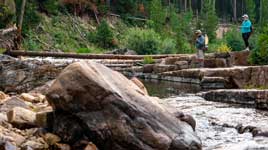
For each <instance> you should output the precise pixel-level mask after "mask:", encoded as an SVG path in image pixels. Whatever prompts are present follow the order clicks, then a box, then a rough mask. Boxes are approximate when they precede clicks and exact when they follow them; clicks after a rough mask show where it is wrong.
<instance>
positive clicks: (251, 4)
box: [246, 0, 256, 23]
mask: <svg viewBox="0 0 268 150" xmlns="http://www.w3.org/2000/svg"><path fill="white" fill-rule="evenodd" d="M255 8H256V3H255V1H254V0H246V13H247V14H248V15H249V17H250V20H251V21H252V22H253V23H254V22H255V19H256V12H255Z"/></svg>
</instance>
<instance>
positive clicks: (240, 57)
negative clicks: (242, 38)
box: [230, 51, 250, 66]
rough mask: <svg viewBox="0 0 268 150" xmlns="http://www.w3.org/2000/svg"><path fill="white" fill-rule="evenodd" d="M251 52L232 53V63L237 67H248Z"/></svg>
mask: <svg viewBox="0 0 268 150" xmlns="http://www.w3.org/2000/svg"><path fill="white" fill-rule="evenodd" d="M249 55H250V51H240V52H231V53H230V56H231V63H232V64H233V65H235V66H248V65H249V61H248V58H249Z"/></svg>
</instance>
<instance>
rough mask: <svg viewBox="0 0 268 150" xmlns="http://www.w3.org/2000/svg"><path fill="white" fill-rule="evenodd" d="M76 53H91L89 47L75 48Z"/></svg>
mask: <svg viewBox="0 0 268 150" xmlns="http://www.w3.org/2000/svg"><path fill="white" fill-rule="evenodd" d="M76 53H91V49H89V48H79V49H77V50H76Z"/></svg>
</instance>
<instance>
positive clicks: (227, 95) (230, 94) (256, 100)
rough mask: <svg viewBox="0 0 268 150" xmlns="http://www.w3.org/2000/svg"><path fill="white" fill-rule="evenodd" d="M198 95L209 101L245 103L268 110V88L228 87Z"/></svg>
mask: <svg viewBox="0 0 268 150" xmlns="http://www.w3.org/2000/svg"><path fill="white" fill-rule="evenodd" d="M198 95H200V96H202V97H203V98H204V99H206V100H208V101H217V102H226V103H237V104H245V105H249V106H252V107H256V108H259V109H266V110H268V90H256V89H251V90H245V89H228V90H212V91H208V92H202V93H199V94H198Z"/></svg>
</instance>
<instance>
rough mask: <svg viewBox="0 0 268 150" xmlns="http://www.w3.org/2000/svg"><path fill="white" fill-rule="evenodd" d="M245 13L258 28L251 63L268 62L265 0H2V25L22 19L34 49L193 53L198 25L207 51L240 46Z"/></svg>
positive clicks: (24, 33)
mask: <svg viewBox="0 0 268 150" xmlns="http://www.w3.org/2000/svg"><path fill="white" fill-rule="evenodd" d="M24 2H25V7H23V6H24V5H23V3H24ZM22 10H25V12H24V13H21V12H22ZM243 14H248V15H249V17H250V20H251V21H252V23H253V27H254V33H253V34H252V36H251V38H250V46H251V49H252V53H251V58H250V59H251V62H252V63H253V64H268V1H267V0H0V28H7V27H10V26H14V24H17V25H18V24H19V21H20V18H23V23H22V37H23V41H22V49H25V50H30V51H61V52H77V53H105V52H107V51H110V50H113V49H125V48H127V49H131V50H134V51H135V52H136V53H137V54H172V53H194V52H195V48H194V31H195V30H196V29H201V30H202V31H203V33H204V34H207V35H208V37H209V39H210V43H209V51H208V52H229V51H241V50H243V49H245V47H244V43H243V40H242V37H241V34H240V31H239V26H240V25H241V22H242V18H241V16H242V15H243Z"/></svg>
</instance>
